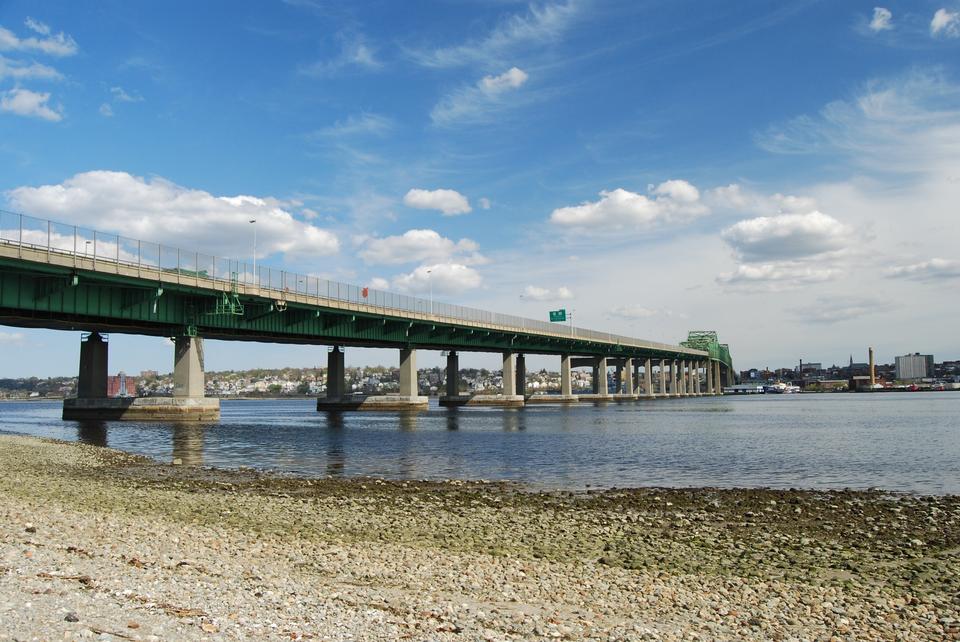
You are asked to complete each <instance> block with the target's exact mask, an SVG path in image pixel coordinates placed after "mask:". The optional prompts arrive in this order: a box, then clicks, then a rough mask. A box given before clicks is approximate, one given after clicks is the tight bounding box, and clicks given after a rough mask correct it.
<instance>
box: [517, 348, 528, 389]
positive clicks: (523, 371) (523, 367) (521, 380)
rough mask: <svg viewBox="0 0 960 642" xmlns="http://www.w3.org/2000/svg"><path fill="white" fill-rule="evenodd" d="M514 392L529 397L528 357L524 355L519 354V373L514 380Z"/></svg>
mask: <svg viewBox="0 0 960 642" xmlns="http://www.w3.org/2000/svg"><path fill="white" fill-rule="evenodd" d="M514 381H515V383H514V393H515V394H517V395H520V396H521V397H523V398H524V399H526V398H527V359H526V357H525V356H524V355H522V354H518V355H517V373H516V379H515V380H514Z"/></svg>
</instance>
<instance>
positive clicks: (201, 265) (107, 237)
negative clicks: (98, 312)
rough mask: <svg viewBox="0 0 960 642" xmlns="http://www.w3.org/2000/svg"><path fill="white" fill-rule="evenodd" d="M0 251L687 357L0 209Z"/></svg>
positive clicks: (623, 339)
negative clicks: (53, 256)
mask: <svg viewBox="0 0 960 642" xmlns="http://www.w3.org/2000/svg"><path fill="white" fill-rule="evenodd" d="M0 243H4V244H8V245H14V246H18V247H22V248H30V249H32V250H40V251H46V253H47V256H48V257H49V256H50V255H51V254H56V255H68V256H74V257H77V258H81V259H85V260H92V261H93V266H94V269H98V266H99V265H103V266H104V267H106V265H105V264H113V265H116V266H128V267H133V268H148V269H154V270H158V271H161V272H170V273H171V274H179V275H185V276H188V277H198V278H202V279H205V280H213V281H217V282H221V283H224V284H227V285H228V284H231V283H232V282H234V280H236V282H237V283H238V284H243V285H246V286H253V287H256V288H259V289H261V290H266V291H267V292H268V293H269V292H272V293H274V294H275V295H277V296H276V297H275V298H278V299H279V298H283V296H284V295H287V294H291V293H293V294H299V295H303V296H306V297H312V298H315V299H316V300H317V304H318V305H323V300H327V301H338V302H342V303H354V304H359V305H365V306H371V307H374V308H377V309H379V310H381V311H382V312H384V313H390V312H396V313H404V312H406V313H414V314H421V315H430V316H431V317H434V318H436V319H437V320H439V321H449V322H458V321H466V322H472V323H481V324H486V325H495V326H501V327H504V328H508V329H511V330H514V331H517V332H525V333H531V332H532V333H540V334H547V335H550V336H555V337H556V336H569V337H572V338H574V339H580V340H588V341H596V342H601V343H608V344H612V345H623V346H634V347H640V348H647V349H654V350H664V351H669V352H677V351H681V352H683V351H687V350H688V349H687V348H682V347H679V346H675V345H669V344H664V343H656V342H651V341H642V340H639V339H636V338H633V337H627V336H623V335H617V334H612V333H609V332H598V331H596V330H589V329H586V328H579V327H575V326H567V328H569V332H566V331H565V330H566V328H564V330H563V331H562V330H560V327H558V325H557V324H555V323H550V322H548V321H539V320H536V319H527V318H524V317H519V316H514V315H509V314H499V313H496V312H489V311H486V310H479V309H476V308H470V307H466V306H460V305H453V304H449V303H443V302H440V301H432V300H429V299H421V298H419V297H413V296H409V295H405V294H398V293H394V292H386V291H383V290H376V289H374V288H368V287H362V286H358V285H351V284H347V283H340V282H337V281H330V280H327V279H322V278H319V277H315V276H309V275H304V274H297V273H294V272H288V271H286V270H277V269H274V268H272V267H269V266H263V265H256V267H255V268H254V266H253V265H252V264H251V263H247V262H245V261H238V260H234V259H227V258H221V257H217V256H213V255H209V254H203V253H201V252H194V251H188V250H184V249H181V248H175V247H170V246H167V245H162V244H160V243H151V242H147V241H141V240H137V239H131V238H127V237H124V236H120V235H119V234H107V233H104V232H98V231H96V230H92V229H89V228H84V227H80V226H78V225H69V224H66V223H59V222H56V221H51V220H48V219H41V218H35V217H32V216H28V215H26V214H20V213H17V212H10V211H7V210H2V209H0Z"/></svg>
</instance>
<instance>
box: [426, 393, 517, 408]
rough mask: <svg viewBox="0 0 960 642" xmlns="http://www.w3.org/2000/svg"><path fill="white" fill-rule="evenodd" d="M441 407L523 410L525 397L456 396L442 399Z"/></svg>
mask: <svg viewBox="0 0 960 642" xmlns="http://www.w3.org/2000/svg"><path fill="white" fill-rule="evenodd" d="M440 405H441V406H444V407H447V408H450V407H455V406H496V407H499V408H522V407H523V405H524V398H523V395H454V396H449V395H447V396H444V397H440Z"/></svg>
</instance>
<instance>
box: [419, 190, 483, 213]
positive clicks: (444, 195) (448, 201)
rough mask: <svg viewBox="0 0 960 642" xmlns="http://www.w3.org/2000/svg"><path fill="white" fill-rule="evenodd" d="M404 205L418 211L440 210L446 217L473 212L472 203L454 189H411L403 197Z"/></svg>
mask: <svg viewBox="0 0 960 642" xmlns="http://www.w3.org/2000/svg"><path fill="white" fill-rule="evenodd" d="M403 204H404V205H406V206H407V207H413V208H416V209H418V210H439V211H441V212H443V215H444V216H456V215H457V214H467V213H468V212H471V211H472V208H471V207H470V201H468V200H467V197H466V196H464V195H463V194H461V193H460V192H458V191H456V190H452V189H434V190H427V189H416V188H414V189H411V190H410V191H409V192H407V193H406V195H405V196H404V197H403Z"/></svg>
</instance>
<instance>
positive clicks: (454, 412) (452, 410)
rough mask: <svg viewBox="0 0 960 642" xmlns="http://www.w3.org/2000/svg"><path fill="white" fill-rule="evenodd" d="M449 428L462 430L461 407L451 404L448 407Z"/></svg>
mask: <svg viewBox="0 0 960 642" xmlns="http://www.w3.org/2000/svg"><path fill="white" fill-rule="evenodd" d="M446 413H447V416H446V418H447V430H460V409H459V408H457V407H456V406H450V407H449V408H447V409H446Z"/></svg>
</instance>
